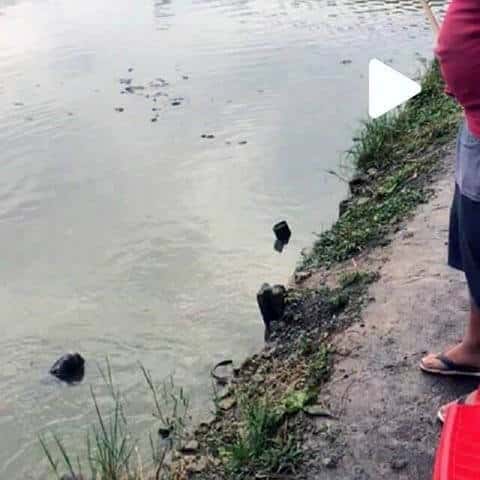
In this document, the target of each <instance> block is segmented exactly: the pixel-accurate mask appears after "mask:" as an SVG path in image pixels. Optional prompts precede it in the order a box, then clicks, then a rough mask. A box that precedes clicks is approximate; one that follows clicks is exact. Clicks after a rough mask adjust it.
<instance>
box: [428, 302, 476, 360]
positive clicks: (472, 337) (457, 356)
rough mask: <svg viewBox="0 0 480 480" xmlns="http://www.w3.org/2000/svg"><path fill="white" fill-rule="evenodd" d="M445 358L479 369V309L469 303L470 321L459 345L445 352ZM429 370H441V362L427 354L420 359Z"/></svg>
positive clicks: (433, 355) (472, 303)
mask: <svg viewBox="0 0 480 480" xmlns="http://www.w3.org/2000/svg"><path fill="white" fill-rule="evenodd" d="M445 356H446V357H448V358H449V359H450V360H452V361H453V362H455V363H457V364H460V365H468V366H472V367H479V368H480V308H478V307H477V306H476V305H475V302H474V301H473V300H472V301H471V308H470V319H469V322H468V325H467V329H466V331H465V335H464V337H463V340H462V341H461V343H459V344H458V345H456V346H455V347H453V348H451V349H449V350H447V351H446V352H445ZM422 363H423V364H424V365H425V366H427V367H429V368H442V367H443V365H442V362H441V361H440V360H439V359H438V358H436V354H433V353H431V354H429V355H427V356H426V357H424V358H423V359H422Z"/></svg>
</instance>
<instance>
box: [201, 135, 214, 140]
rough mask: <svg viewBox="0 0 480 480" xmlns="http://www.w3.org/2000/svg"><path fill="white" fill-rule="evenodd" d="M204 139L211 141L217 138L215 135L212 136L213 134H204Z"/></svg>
mask: <svg viewBox="0 0 480 480" xmlns="http://www.w3.org/2000/svg"><path fill="white" fill-rule="evenodd" d="M202 138H208V139H210V140H211V139H212V138H215V135H212V134H211V133H209V134H205V133H204V134H203V135H202Z"/></svg>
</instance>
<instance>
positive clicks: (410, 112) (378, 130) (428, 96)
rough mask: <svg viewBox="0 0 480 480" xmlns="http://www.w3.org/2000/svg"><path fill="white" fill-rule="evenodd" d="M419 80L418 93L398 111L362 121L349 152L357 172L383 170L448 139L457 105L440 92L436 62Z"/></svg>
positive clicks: (438, 71)
mask: <svg viewBox="0 0 480 480" xmlns="http://www.w3.org/2000/svg"><path fill="white" fill-rule="evenodd" d="M421 83H422V92H421V93H420V94H419V95H417V96H416V97H414V98H413V99H411V100H410V101H409V102H408V103H407V104H406V105H405V107H404V108H403V109H402V110H400V111H397V113H393V114H391V115H384V116H383V117H380V118H379V119H377V120H371V121H367V122H364V124H363V128H362V130H361V131H360V133H359V135H358V136H357V137H356V138H355V140H354V145H353V147H352V148H351V149H350V151H349V155H350V158H351V160H352V161H353V163H354V165H355V167H356V168H357V169H358V170H359V171H362V172H366V171H368V169H370V168H376V169H382V170H383V169H384V168H388V167H390V166H391V165H392V164H396V163H398V162H401V161H402V160H403V158H404V157H405V156H406V155H409V154H415V155H418V154H421V153H422V152H424V151H425V150H426V149H428V148H429V147H430V146H431V145H432V144H434V143H438V142H444V141H447V140H448V139H450V138H451V134H452V132H453V131H455V130H456V126H457V122H458V113H459V108H458V106H457V105H456V104H455V102H454V101H452V99H451V98H449V97H448V96H447V95H445V94H444V92H443V89H444V83H443V80H442V78H441V75H440V70H439V67H438V63H437V62H433V63H432V64H431V65H430V66H429V68H428V69H427V71H426V72H425V74H424V75H423V77H422V82H421Z"/></svg>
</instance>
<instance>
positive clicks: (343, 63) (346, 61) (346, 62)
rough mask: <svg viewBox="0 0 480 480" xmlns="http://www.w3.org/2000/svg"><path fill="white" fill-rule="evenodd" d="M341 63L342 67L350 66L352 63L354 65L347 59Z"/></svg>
mask: <svg viewBox="0 0 480 480" xmlns="http://www.w3.org/2000/svg"><path fill="white" fill-rule="evenodd" d="M340 63H341V64H342V65H349V64H350V63H352V61H351V60H350V59H348V58H347V59H345V60H342V61H341V62H340Z"/></svg>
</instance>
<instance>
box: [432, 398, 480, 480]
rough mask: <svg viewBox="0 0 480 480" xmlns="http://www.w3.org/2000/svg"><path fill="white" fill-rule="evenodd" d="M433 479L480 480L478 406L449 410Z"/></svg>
mask: <svg viewBox="0 0 480 480" xmlns="http://www.w3.org/2000/svg"><path fill="white" fill-rule="evenodd" d="M433 480H480V404H474V405H461V404H458V405H452V406H451V407H449V408H448V411H447V414H446V419H445V424H444V425H443V430H442V434H441V436H440V443H439V445H438V448H437V452H436V455H435V466H434V471H433Z"/></svg>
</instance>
